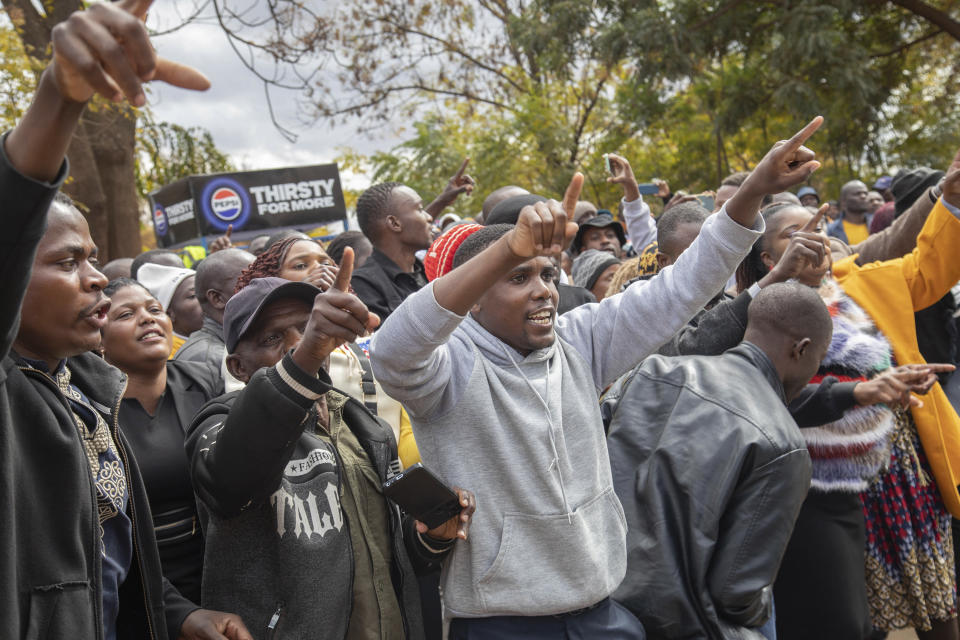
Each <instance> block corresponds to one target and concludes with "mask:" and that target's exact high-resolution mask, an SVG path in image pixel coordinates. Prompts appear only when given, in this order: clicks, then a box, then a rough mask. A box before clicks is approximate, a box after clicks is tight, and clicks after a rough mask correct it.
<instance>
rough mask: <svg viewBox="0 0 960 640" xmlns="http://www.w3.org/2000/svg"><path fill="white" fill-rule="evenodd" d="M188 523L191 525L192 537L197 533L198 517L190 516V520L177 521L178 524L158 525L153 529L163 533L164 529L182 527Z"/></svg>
mask: <svg viewBox="0 0 960 640" xmlns="http://www.w3.org/2000/svg"><path fill="white" fill-rule="evenodd" d="M188 522H189V523H190V535H193V534H194V533H196V532H197V516H190V517H189V518H184V519H183V520H177V521H176V522H170V523H167V524H161V525H156V526H154V527H153V530H154V531H161V530H163V529H169V528H170V527H180V526H183V525H184V524H186V523H188Z"/></svg>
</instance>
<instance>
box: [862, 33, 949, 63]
mask: <svg viewBox="0 0 960 640" xmlns="http://www.w3.org/2000/svg"><path fill="white" fill-rule="evenodd" d="M941 33H943V29H934V30H933V31H931V32H930V33H927V34H926V35H922V36H920V37H919V38H917V39H916V40H911V41H910V42H907V43H905V44H902V45H900V46H899V47H896V48H894V49H890V50H889V51H884V52H883V53H874V54H873V55H871V56H870V57H871V58H887V57H889V56H895V55H897V54H898V53H903V52H904V51H906V50H907V49H909V48H910V47H913V46H914V45H918V44H920V43H921V42H926V41H927V40H929V39H931V38H935V37H937V36H938V35H940V34H941Z"/></svg>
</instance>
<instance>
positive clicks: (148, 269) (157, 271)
mask: <svg viewBox="0 0 960 640" xmlns="http://www.w3.org/2000/svg"><path fill="white" fill-rule="evenodd" d="M195 273H196V271H194V270H193V269H184V268H182V267H168V266H166V265H162V264H153V263H150V262H148V263H147V264H145V265H143V266H141V267H140V270H139V271H137V280H138V281H139V282H140V284H142V285H143V286H145V287H146V288H147V289H149V290H150V293H152V294H153V297H154V298H156V299H157V300H159V301H160V304H161V305H162V306H163V310H164V311H167V310H169V308H170V301H171V300H173V294H174V292H176V290H177V287H179V286H180V283H181V282H183V281H184V280H186V279H187V278H189V277H190V276H192V275H193V274H195Z"/></svg>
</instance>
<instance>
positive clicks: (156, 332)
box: [137, 329, 167, 342]
mask: <svg viewBox="0 0 960 640" xmlns="http://www.w3.org/2000/svg"><path fill="white" fill-rule="evenodd" d="M166 337H167V336H166V334H164V333H163V331H161V330H160V329H150V330H148V331H145V332H144V333H143V335H141V336H140V337H139V338H137V342H156V341H158V340H164V339H165V338H166Z"/></svg>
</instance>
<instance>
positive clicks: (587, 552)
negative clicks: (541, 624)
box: [476, 488, 627, 615]
mask: <svg viewBox="0 0 960 640" xmlns="http://www.w3.org/2000/svg"><path fill="white" fill-rule="evenodd" d="M626 531H627V530H626V525H625V520H624V516H623V509H622V507H621V506H620V502H619V500H617V497H616V495H615V494H614V493H613V489H612V488H608V489H606V490H605V491H603V492H602V493H600V494H599V495H597V496H596V497H594V498H592V499H591V500H590V501H589V502H586V503H584V504H583V505H581V506H580V507H579V508H578V509H576V510H575V511H574V512H573V513H572V514H570V517H569V518H568V516H567V514H555V515H526V514H519V513H508V514H506V515H505V516H504V520H503V532H502V534H501V537H500V547H499V549H498V551H497V556H496V558H495V559H494V561H493V564H492V565H491V566H490V568H489V569H488V570H487V572H486V573H485V574H484V575H483V577H481V578H480V579H479V580H478V581H477V586H476V588H477V592H478V595H479V596H480V601H481V604H482V606H483V609H484V612H485V613H488V614H491V615H548V614H553V613H562V612H565V611H572V610H575V609H580V608H583V607H587V606H590V605H592V604H595V603H597V602H599V601H600V600H602V599H603V598H606V597H607V596H608V595H610V594H611V593H612V592H613V590H614V589H616V587H617V586H618V585H619V584H620V581H621V580H623V576H624V572H625V570H626Z"/></svg>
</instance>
